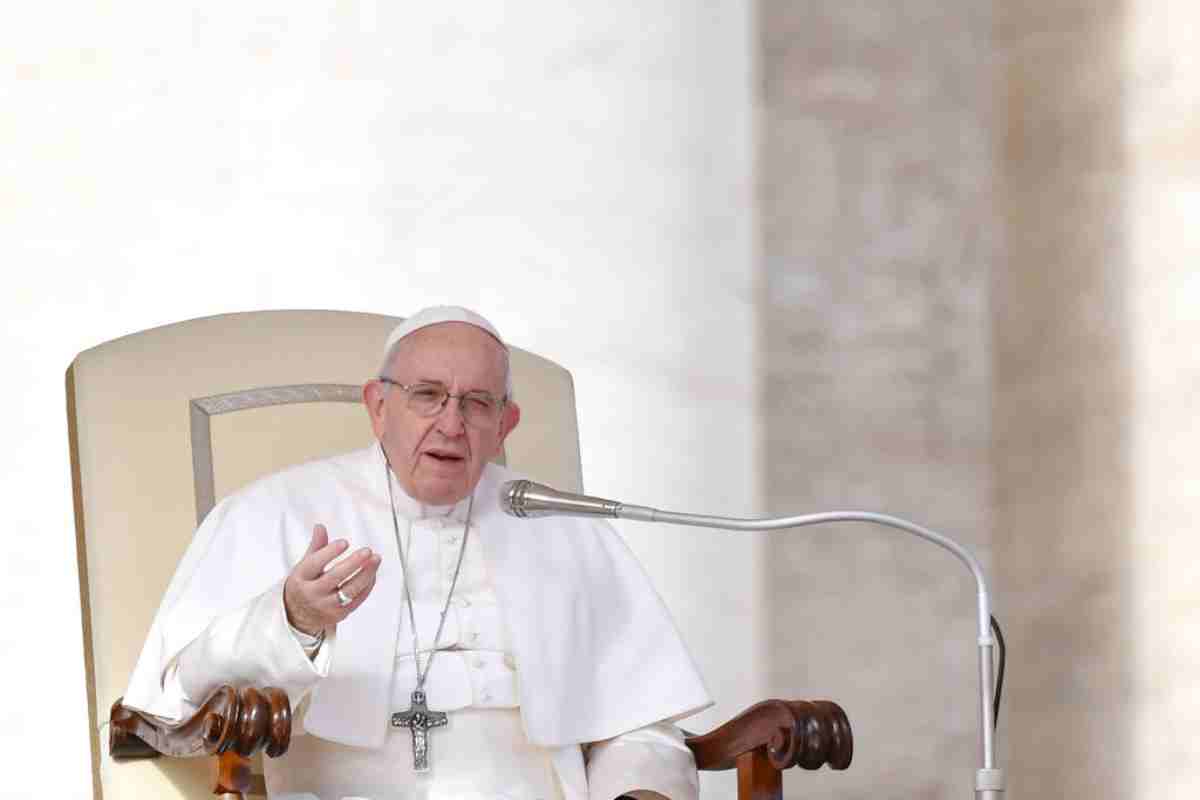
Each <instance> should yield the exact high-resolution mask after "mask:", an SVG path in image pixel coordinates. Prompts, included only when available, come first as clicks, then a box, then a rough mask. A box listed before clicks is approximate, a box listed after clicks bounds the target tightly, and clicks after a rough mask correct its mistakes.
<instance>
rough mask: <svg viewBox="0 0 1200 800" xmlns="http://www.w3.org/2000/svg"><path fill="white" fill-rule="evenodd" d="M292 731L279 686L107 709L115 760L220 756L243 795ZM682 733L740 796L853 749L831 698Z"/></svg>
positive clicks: (768, 799) (744, 799) (845, 763)
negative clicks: (190, 702)
mask: <svg viewBox="0 0 1200 800" xmlns="http://www.w3.org/2000/svg"><path fill="white" fill-rule="evenodd" d="M291 731H292V710H291V705H290V704H289V702H288V699H287V695H286V694H285V693H284V692H283V691H282V690H280V689H273V688H266V689H262V690H259V689H255V688H251V687H246V688H243V689H240V690H239V689H234V688H233V687H232V686H222V687H220V688H219V689H217V690H216V691H214V692H213V693H212V695H211V696H209V698H208V700H207V701H206V702H205V703H204V705H203V706H201V707H200V709H199V710H198V711H197V712H196V713H195V714H194V715H193V716H192V717H191V718H189V719H188V720H186V721H185V722H184V723H183V724H182V725H179V726H172V727H169V728H168V727H166V726H164V725H162V724H161V722H158V721H156V720H155V719H154V718H152V717H147V716H145V715H143V714H141V713H139V712H138V711H136V710H134V709H130V708H126V707H125V706H123V705H121V701H120V700H118V701H117V702H116V703H114V704H113V707H112V712H111V714H110V716H109V740H108V741H109V744H108V746H109V752H110V753H111V755H112V757H113V759H114V760H117V761H123V760H129V759H141V758H157V757H159V756H163V755H166V756H196V755H210V756H216V757H217V777H216V781H215V786H214V788H213V794H215V795H217V796H218V797H220V798H222V800H244V798H245V797H247V796H255V795H265V794H266V787H265V786H264V785H263V783H262V776H259V775H252V774H251V771H250V757H251V756H253V755H254V754H255V753H256V752H258V751H259V750H261V751H263V752H264V753H265V754H266V755H267V756H268V757H272V758H276V757H278V756H281V755H283V754H284V753H286V752H287V749H288V744H289V742H290V740H291ZM685 741H686V743H687V746H688V747H689V748H690V749H691V751H692V754H693V755H694V756H695V758H696V766H697V767H698V768H699V769H701V770H726V769H737V773H738V800H782V798H783V771H784V770H786V769H790V768H791V767H801V768H803V769H808V770H815V769H820V768H821V767H822V766H825V765H826V764H828V765H829V767H830V768H831V769H837V770H844V769H846V768H847V767H849V766H850V762H851V760H852V758H853V755H854V736H853V733H852V732H851V730H850V721H849V720H848V719H847V718H846V713H845V712H844V711H843V710H842V709H841V707H840V706H838V705H837V704H836V703H832V702H829V701H826V700H816V701H804V700H766V701H764V702H761V703H757V704H755V705H753V706H751V707H750V708H748V709H747V710H746V711H744V712H742V713H741V714H739V715H738V716H736V717H734V718H733V719H731V720H729V721H728V722H726V723H725V724H724V725H721V726H720V727H718V728H716V729H715V730H713V731H710V732H709V733H706V734H701V735H689V736H687V738H686V739H685Z"/></svg>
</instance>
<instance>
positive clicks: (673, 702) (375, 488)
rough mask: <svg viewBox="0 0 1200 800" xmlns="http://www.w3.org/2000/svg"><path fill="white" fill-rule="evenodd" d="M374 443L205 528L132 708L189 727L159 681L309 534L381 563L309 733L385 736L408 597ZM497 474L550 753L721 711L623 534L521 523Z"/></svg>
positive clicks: (495, 576) (510, 605) (493, 509)
mask: <svg viewBox="0 0 1200 800" xmlns="http://www.w3.org/2000/svg"><path fill="white" fill-rule="evenodd" d="M383 470H384V465H383V459H382V456H381V455H380V453H379V448H378V445H376V444H372V445H371V446H370V447H367V448H364V449H363V450H358V451H355V452H352V453H348V454H346V455H342V456H337V457H334V458H329V459H323V460H320V461H313V462H310V463H307V464H302V465H299V466H296V467H292V468H290V469H287V470H284V471H282V472H278V473H275V474H273V475H270V476H268V477H266V478H263V479H261V480H259V481H257V482H255V483H253V484H251V485H250V486H248V487H247V488H245V489H242V490H240V491H238V492H236V493H235V494H232V495H230V496H229V497H227V498H225V499H223V500H222V501H221V502H220V503H218V504H217V506H216V507H215V508H213V510H212V511H211V512H210V513H209V514H208V516H207V517H206V518H205V520H204V522H203V523H202V524H201V525H200V527H199V528H198V529H197V530H196V534H195V537H194V538H193V540H192V543H191V545H190V546H189V547H188V549H187V551H186V552H185V553H184V556H183V559H182V560H181V561H180V563H179V567H178V568H177V570H176V572H175V576H174V577H173V578H172V580H171V584H170V586H169V587H168V588H167V592H166V595H165V596H164V598H163V602H162V605H161V606H160V608H159V610H158V613H157V615H156V616H155V619H154V622H153V624H152V625H151V628H150V632H149V635H148V636H147V638H146V644H145V647H144V648H143V650H142V654H141V656H140V658H139V659H138V662H137V665H136V667H135V668H134V672H133V677H132V678H131V680H130V684H129V688H128V690H127V692H126V694H125V698H124V702H125V703H126V704H127V705H129V706H131V707H134V708H139V709H141V710H143V711H146V712H149V713H152V714H157V715H159V716H163V717H167V718H171V719H180V718H181V717H182V716H183V715H184V713H185V712H184V709H183V708H181V707H179V706H180V703H179V702H178V701H175V702H172V700H171V699H170V698H169V697H167V696H166V695H164V693H163V691H162V676H163V673H164V671H165V670H166V668H167V667H168V665H169V664H170V663H171V661H172V659H174V658H175V657H176V656H177V655H178V654H179V652H180V651H181V650H183V648H185V647H186V646H187V645H188V644H189V643H190V642H192V641H193V640H194V639H195V638H196V637H197V636H199V635H200V634H201V633H202V632H203V631H204V630H205V628H207V627H208V625H209V624H210V623H211V622H212V621H213V620H214V619H216V618H217V617H218V616H220V615H221V614H224V613H226V612H229V611H232V610H234V609H236V608H238V607H240V606H242V605H243V604H245V603H246V602H247V601H249V600H250V599H251V598H253V597H255V596H257V595H259V594H261V593H262V592H264V591H266V590H267V589H268V588H270V587H271V586H272V585H274V584H275V583H277V582H278V581H280V580H282V579H283V578H284V577H285V576H286V575H287V574H288V573H289V572H290V571H291V567H292V565H293V564H295V563H296V562H297V561H298V560H299V559H300V558H301V557H302V556H303V555H304V552H305V550H306V548H307V546H308V542H309V540H310V538H311V536H312V528H313V525H315V524H316V523H318V522H321V523H324V524H325V526H326V527H327V528H328V530H329V535H330V538H331V539H333V538H343V537H344V538H347V539H349V541H350V545H351V547H361V546H369V547H371V548H372V549H373V550H375V551H376V552H378V553H380V554H381V555H382V556H383V562H382V564H381V565H380V568H379V578H378V581H377V583H376V586H375V589H374V591H373V592H372V593H371V595H370V597H369V598H368V599H367V600H366V601H365V602H364V603H363V604H362V606H360V607H359V608H358V609H357V610H356V611H355V612H354V613H353V614H351V615H350V616H349V617H347V619H346V620H345V621H343V622H342V623H340V624H339V625H338V631H337V640H336V644H335V649H334V653H333V663H332V665H331V667H330V671H329V675H328V677H326V678H325V679H323V680H322V681H321V682H320V683H319V684H318V685H317V687H316V688H315V689H314V690H313V694H312V699H311V702H310V705H309V710H308V715H307V717H306V718H305V728H306V729H307V731H308V732H309V733H311V734H313V735H315V736H319V737H321V738H323V739H328V740H330V741H334V742H339V743H342V744H346V745H352V746H357V747H379V746H380V745H382V743H383V739H384V736H385V734H386V732H387V725H388V718H389V714H390V712H391V711H392V709H390V708H389V699H390V696H391V691H390V690H391V683H392V670H393V668H394V665H395V659H396V636H397V633H398V630H399V623H400V616H399V615H400V612H401V610H402V607H403V606H402V604H403V602H404V592H403V585H402V583H401V571H400V560H399V554H398V553H397V551H396V541H395V535H394V533H393V529H392V520H391V512H390V510H389V508H388V496H387V484H386V483H385V480H384V476H385V473H384V471H383ZM515 477H519V476H517V475H516V474H515V473H513V472H511V471H509V470H507V469H504V468H503V467H498V466H495V465H491V464H489V465H488V466H487V468H486V469H485V470H484V473H483V477H482V479H481V480H480V482H479V485H478V487H476V494H475V510H474V519H475V521H474V523H473V532H475V531H476V530H477V535H478V536H479V540H480V542H481V544H482V550H483V553H484V558H485V560H486V563H487V567H488V571H489V574H490V576H491V578H492V580H493V583H494V585H495V588H496V593H497V595H498V596H499V600H500V603H501V607H502V608H503V611H504V617H505V622H506V624H507V625H508V628H509V634H510V641H511V643H512V647H513V656H514V659H515V662H516V668H517V675H518V680H519V685H520V700H521V715H522V717H523V719H524V723H525V730H526V733H527V734H528V736H529V739H530V741H531V742H533V743H535V744H537V745H540V746H543V747H561V746H564V745H568V744H574V743H581V742H591V741H598V740H601V739H607V738H610V737H613V736H616V735H618V734H621V733H625V732H627V731H630V730H633V729H636V728H639V727H642V726H644V725H648V724H651V723H653V722H657V721H659V720H663V719H678V718H680V717H684V716H687V715H689V714H691V713H694V712H696V711H699V710H700V709H702V708H705V707H706V706H708V705H710V704H711V700H710V699H709V696H708V692H707V690H706V689H705V687H704V684H703V682H702V680H701V678H700V675H699V673H698V671H697V669H696V667H695V664H694V663H693V661H692V659H691V656H690V655H689V653H688V651H687V649H686V648H685V647H684V645H683V642H682V640H681V638H680V636H679V632H678V631H677V630H676V628H675V625H674V623H673V622H672V620H671V618H670V615H669V614H668V612H667V610H666V608H665V607H664V605H663V603H662V600H661V599H660V598H659V596H658V594H657V593H656V592H655V590H654V588H653V587H652V586H651V584H650V582H649V580H648V579H647V577H646V575H645V573H644V572H643V571H642V568H641V566H640V565H639V564H638V563H637V560H636V559H635V558H634V557H633V555H632V554H631V553H630V551H629V550H628V548H627V547H626V546H625V543H624V542H623V541H622V540H621V538H620V536H618V535H617V533H616V531H615V530H613V528H612V527H611V526H610V525H608V524H606V523H603V522H600V521H593V520H583V519H570V518H552V517H547V518H541V519H526V520H522V519H516V518H513V517H510V516H508V515H506V514H504V513H503V512H502V511H501V510H500V505H499V490H500V485H501V484H502V483H503V482H504V481H506V480H511V479H513V478H515Z"/></svg>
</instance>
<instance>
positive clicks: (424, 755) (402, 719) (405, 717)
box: [392, 689, 446, 772]
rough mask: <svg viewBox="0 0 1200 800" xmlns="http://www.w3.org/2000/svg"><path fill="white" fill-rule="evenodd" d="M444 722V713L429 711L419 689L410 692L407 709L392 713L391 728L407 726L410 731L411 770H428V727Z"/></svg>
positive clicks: (423, 694)
mask: <svg viewBox="0 0 1200 800" xmlns="http://www.w3.org/2000/svg"><path fill="white" fill-rule="evenodd" d="M445 724H446V714H445V712H442V711H430V710H429V706H427V705H425V692H423V691H421V690H420V689H417V690H415V691H414V692H413V693H412V705H411V706H410V707H409V709H408V711H401V712H397V713H395V714H392V727H393V728H408V729H409V730H410V731H412V742H413V745H412V746H413V772H428V771H429V729H430V728H440V727H442V726H443V725H445Z"/></svg>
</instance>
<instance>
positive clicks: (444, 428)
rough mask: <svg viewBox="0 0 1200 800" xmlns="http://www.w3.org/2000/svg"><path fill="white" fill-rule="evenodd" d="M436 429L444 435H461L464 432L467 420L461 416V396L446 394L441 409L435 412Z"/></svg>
mask: <svg viewBox="0 0 1200 800" xmlns="http://www.w3.org/2000/svg"><path fill="white" fill-rule="evenodd" d="M437 429H438V430H439V431H441V432H442V433H443V434H444V435H446V436H461V435H462V434H463V433H465V432H466V430H467V420H466V418H465V417H463V411H462V398H461V397H454V396H453V395H446V399H445V401H443V402H442V410H441V411H439V412H438V414H437Z"/></svg>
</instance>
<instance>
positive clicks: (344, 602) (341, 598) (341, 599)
mask: <svg viewBox="0 0 1200 800" xmlns="http://www.w3.org/2000/svg"><path fill="white" fill-rule="evenodd" d="M337 599H338V605H339V606H348V605H350V604H351V603H353V602H354V598H353V597H351V596H350V595H348V594H346V593H345V592H344V591H342V590H341V588H338V590H337Z"/></svg>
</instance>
